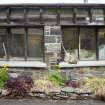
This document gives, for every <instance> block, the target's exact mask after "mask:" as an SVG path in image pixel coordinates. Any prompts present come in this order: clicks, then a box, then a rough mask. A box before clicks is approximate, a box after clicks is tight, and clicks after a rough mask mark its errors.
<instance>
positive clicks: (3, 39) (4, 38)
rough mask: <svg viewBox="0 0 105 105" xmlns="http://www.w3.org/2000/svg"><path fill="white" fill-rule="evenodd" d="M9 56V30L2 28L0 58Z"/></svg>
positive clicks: (0, 31) (0, 30) (0, 33)
mask: <svg viewBox="0 0 105 105" xmlns="http://www.w3.org/2000/svg"><path fill="white" fill-rule="evenodd" d="M6 58H7V31H6V29H0V59H2V60H3V59H6Z"/></svg>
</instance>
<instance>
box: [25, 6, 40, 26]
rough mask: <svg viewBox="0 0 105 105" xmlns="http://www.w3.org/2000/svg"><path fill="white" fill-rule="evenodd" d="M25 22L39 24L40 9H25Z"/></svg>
mask: <svg viewBox="0 0 105 105" xmlns="http://www.w3.org/2000/svg"><path fill="white" fill-rule="evenodd" d="M27 22H28V23H31V24H33V23H34V24H35V23H36V24H40V9H39V8H29V9H28V11H27Z"/></svg>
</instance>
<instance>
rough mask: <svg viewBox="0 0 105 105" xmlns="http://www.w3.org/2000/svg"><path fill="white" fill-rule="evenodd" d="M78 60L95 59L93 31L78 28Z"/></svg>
mask: <svg viewBox="0 0 105 105" xmlns="http://www.w3.org/2000/svg"><path fill="white" fill-rule="evenodd" d="M80 59H81V60H95V59H96V38H95V31H94V29H89V28H80Z"/></svg>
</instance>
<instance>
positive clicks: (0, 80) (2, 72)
mask: <svg viewBox="0 0 105 105" xmlns="http://www.w3.org/2000/svg"><path fill="white" fill-rule="evenodd" d="M7 80H9V74H8V67H7V66H3V67H2V68H0V88H1V89H2V88H4V86H5V83H6V82H7Z"/></svg>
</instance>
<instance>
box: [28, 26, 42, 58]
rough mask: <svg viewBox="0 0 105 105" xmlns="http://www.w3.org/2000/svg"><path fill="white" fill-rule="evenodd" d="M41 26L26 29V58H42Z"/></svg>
mask: <svg viewBox="0 0 105 105" xmlns="http://www.w3.org/2000/svg"><path fill="white" fill-rule="evenodd" d="M42 38H43V30H42V28H29V29H28V59H30V60H32V59H37V58H38V59H40V58H41V59H42V56H43V51H42Z"/></svg>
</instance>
